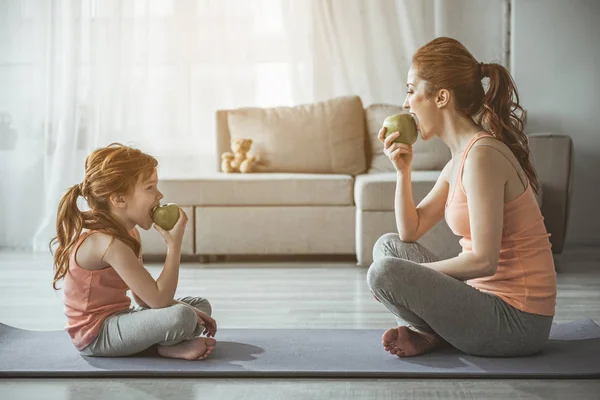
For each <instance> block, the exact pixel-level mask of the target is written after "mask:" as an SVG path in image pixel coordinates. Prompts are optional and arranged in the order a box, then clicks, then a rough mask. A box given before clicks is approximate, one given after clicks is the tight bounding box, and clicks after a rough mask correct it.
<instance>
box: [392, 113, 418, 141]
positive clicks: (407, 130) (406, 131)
mask: <svg viewBox="0 0 600 400" xmlns="http://www.w3.org/2000/svg"><path fill="white" fill-rule="evenodd" d="M383 127H384V128H386V132H385V137H388V135H391V134H392V133H394V132H400V136H398V138H396V139H395V140H394V142H396V143H404V144H408V145H413V144H414V143H415V142H416V141H417V137H418V136H419V133H418V132H417V124H416V123H415V119H414V118H413V116H412V115H410V114H396V115H390V116H389V117H387V118H386V119H385V121H383Z"/></svg>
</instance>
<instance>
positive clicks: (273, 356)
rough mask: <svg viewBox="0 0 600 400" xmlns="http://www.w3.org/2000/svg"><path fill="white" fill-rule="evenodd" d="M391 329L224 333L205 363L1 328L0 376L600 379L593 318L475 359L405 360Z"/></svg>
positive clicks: (59, 334)
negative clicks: (392, 344) (108, 352)
mask: <svg viewBox="0 0 600 400" xmlns="http://www.w3.org/2000/svg"><path fill="white" fill-rule="evenodd" d="M382 334H383V330H380V329H377V330H371V329H369V330H364V329H223V330H219V332H218V334H217V337H216V339H217V340H218V341H219V342H218V344H217V347H216V349H215V351H214V352H213V354H212V355H211V356H210V357H209V358H208V359H207V360H204V361H186V360H175V359H167V358H163V357H160V356H159V355H158V353H157V352H156V350H155V349H154V348H151V349H150V350H148V351H145V352H144V353H140V354H138V355H135V356H131V357H119V358H100V357H86V356H82V355H80V354H79V353H78V352H77V351H76V350H75V348H74V347H73V345H72V344H71V341H70V338H69V336H68V335H67V333H66V332H65V331H29V330H23V329H17V328H14V327H11V326H7V325H3V324H0V377H9V376H10V377H135V376H140V377H141V376H144V377H147V376H154V377H357V378H358V377H361V378H362V377H369V378H374V377H388V378H390V377H397V378H402V377H411V378H465V377H469V378H471V377H479V378H488V379H489V378H567V377H570V378H598V377H600V327H599V326H598V325H596V324H595V323H594V322H593V321H592V320H590V319H584V320H578V321H574V322H570V323H566V324H560V325H557V324H555V325H554V326H553V328H552V332H551V335H550V338H551V339H550V341H549V342H548V344H547V346H546V348H545V349H544V351H543V352H542V353H540V354H537V355H534V356H528V357H518V358H487V357H475V356H469V355H466V354H464V353H461V352H460V351H458V350H456V349H453V348H446V349H443V350H439V351H435V352H432V353H429V354H425V355H421V356H418V357H410V358H398V357H396V356H392V355H390V354H389V353H387V352H385V351H384V350H383V348H382V347H381V335H382Z"/></svg>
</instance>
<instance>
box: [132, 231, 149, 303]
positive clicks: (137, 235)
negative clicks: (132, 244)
mask: <svg viewBox="0 0 600 400" xmlns="http://www.w3.org/2000/svg"><path fill="white" fill-rule="evenodd" d="M133 237H135V238H136V239H137V240H138V241H139V242H140V256H139V257H138V260H139V261H140V264H141V265H144V251H143V250H144V249H143V247H142V236H141V235H140V231H139V230H138V228H133ZM131 295H132V296H133V300H135V302H136V303H137V305H139V306H140V307H144V308H150V306H149V305H148V304H146V303H145V302H144V300H142V299H140V298H139V297H138V295H136V294H135V293H134V292H133V291H131Z"/></svg>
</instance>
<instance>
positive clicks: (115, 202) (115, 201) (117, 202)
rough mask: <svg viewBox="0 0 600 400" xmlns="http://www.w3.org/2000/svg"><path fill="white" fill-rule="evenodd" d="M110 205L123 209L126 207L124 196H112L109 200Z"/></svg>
mask: <svg viewBox="0 0 600 400" xmlns="http://www.w3.org/2000/svg"><path fill="white" fill-rule="evenodd" d="M109 201H110V204H112V206H113V207H116V208H125V207H126V206H127V201H126V199H125V196H123V195H120V194H112V195H111V196H110V198H109Z"/></svg>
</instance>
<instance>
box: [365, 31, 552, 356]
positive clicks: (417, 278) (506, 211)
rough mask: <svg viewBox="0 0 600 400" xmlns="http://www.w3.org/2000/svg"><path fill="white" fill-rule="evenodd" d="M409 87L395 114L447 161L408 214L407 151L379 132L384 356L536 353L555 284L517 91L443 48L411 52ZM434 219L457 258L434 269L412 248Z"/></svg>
mask: <svg viewBox="0 0 600 400" xmlns="http://www.w3.org/2000/svg"><path fill="white" fill-rule="evenodd" d="M483 78H489V87H488V90H487V91H484V88H483V85H482V79H483ZM407 87H408V94H407V96H406V100H405V102H404V105H403V107H404V108H405V109H407V110H408V111H409V112H410V113H411V114H412V115H413V116H414V117H415V120H416V122H417V127H418V128H419V131H420V134H421V137H422V138H423V139H424V140H429V139H431V138H433V137H434V136H439V137H440V138H441V139H442V141H443V142H444V143H445V144H446V145H447V146H448V147H449V148H450V150H451V153H452V160H451V161H450V162H448V164H447V165H446V166H445V168H444V169H443V170H442V172H441V174H440V177H439V179H438V181H437V182H436V184H435V185H434V187H433V189H432V190H431V192H430V193H429V194H428V195H427V196H426V197H425V198H424V199H423V201H421V202H420V203H419V205H418V206H417V207H415V205H414V203H413V200H412V190H411V161H412V154H413V153H412V147H411V146H408V145H404V144H397V143H392V141H393V140H394V139H396V138H397V137H398V133H392V134H390V135H389V136H388V137H387V138H385V139H384V135H385V133H386V131H385V128H384V129H382V130H381V131H380V132H379V139H380V140H381V141H382V142H383V143H384V149H385V154H386V155H387V156H388V157H389V158H390V160H391V161H392V163H393V164H394V166H395V168H396V170H397V181H396V200H395V213H396V222H397V227H398V232H399V233H398V234H395V233H394V234H386V235H384V236H383V237H381V238H380V239H379V240H378V241H377V243H376V244H375V248H374V250H373V256H374V260H375V261H374V262H373V264H372V265H371V267H370V268H369V271H368V274H367V279H368V284H369V286H370V288H371V291H372V293H373V295H374V296H375V297H376V298H377V299H378V300H379V301H380V302H381V303H382V304H383V305H385V306H386V307H387V308H388V310H390V311H391V312H392V313H393V314H394V315H395V316H396V317H397V319H398V321H399V324H400V325H401V326H399V327H397V328H392V329H390V330H388V331H387V332H385V334H384V335H383V346H384V348H385V349H386V350H387V351H389V352H390V353H392V354H395V355H397V356H415V355H418V354H422V353H425V352H427V351H431V350H433V349H435V348H437V347H439V346H441V345H442V344H446V343H449V344H450V345H452V346H454V347H456V348H458V349H459V350H462V351H463V352H465V353H469V354H473V355H479V356H519V355H528V354H533V353H536V352H538V351H540V350H541V349H542V347H543V346H544V344H545V342H546V341H547V339H548V336H549V333H550V327H551V325H552V319H553V315H554V307H555V303H556V273H555V270H554V261H553V258H552V252H551V248H550V242H549V240H548V236H549V235H548V233H547V231H546V228H545V226H544V222H543V218H542V215H541V212H540V209H539V206H538V204H537V202H536V199H535V196H534V193H535V192H537V191H538V188H539V183H538V180H537V176H536V173H535V170H534V169H533V166H532V164H531V161H530V159H529V148H528V145H527V137H526V136H525V135H524V134H523V122H522V120H521V116H522V115H523V109H522V108H521V107H520V105H519V98H518V94H517V90H516V87H515V84H514V82H513V80H512V78H511V76H510V74H509V73H508V71H507V70H506V69H505V68H504V67H502V66H501V65H499V64H484V63H479V62H477V60H475V58H474V57H473V56H472V55H471V54H470V53H469V51H468V50H467V49H466V48H465V47H464V46H463V45H462V44H461V43H459V42H458V41H456V40H454V39H450V38H444V37H442V38H437V39H434V40H432V41H431V42H429V43H427V44H426V45H424V46H423V47H421V48H420V49H419V50H418V51H417V52H416V53H415V55H414V57H413V63H412V66H411V68H410V70H409V72H408V84H407ZM517 112H519V114H520V115H519V114H517ZM444 216H445V219H446V222H447V223H448V225H449V227H450V228H451V229H452V230H453V232H454V233H455V234H456V235H458V236H462V239H461V240H460V243H461V245H462V249H463V250H462V252H461V254H460V255H458V256H457V257H454V258H451V259H447V260H440V259H439V258H438V257H436V256H435V255H434V254H433V253H432V252H431V251H429V250H428V249H426V248H424V247H423V246H421V245H419V244H418V243H416V242H417V240H419V238H420V237H421V236H423V234H425V232H427V231H428V230H429V229H430V228H431V227H432V226H434V225H435V224H436V223H437V222H438V221H439V220H441V219H442V218H443V217H444ZM406 324H408V326H405V325H406Z"/></svg>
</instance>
